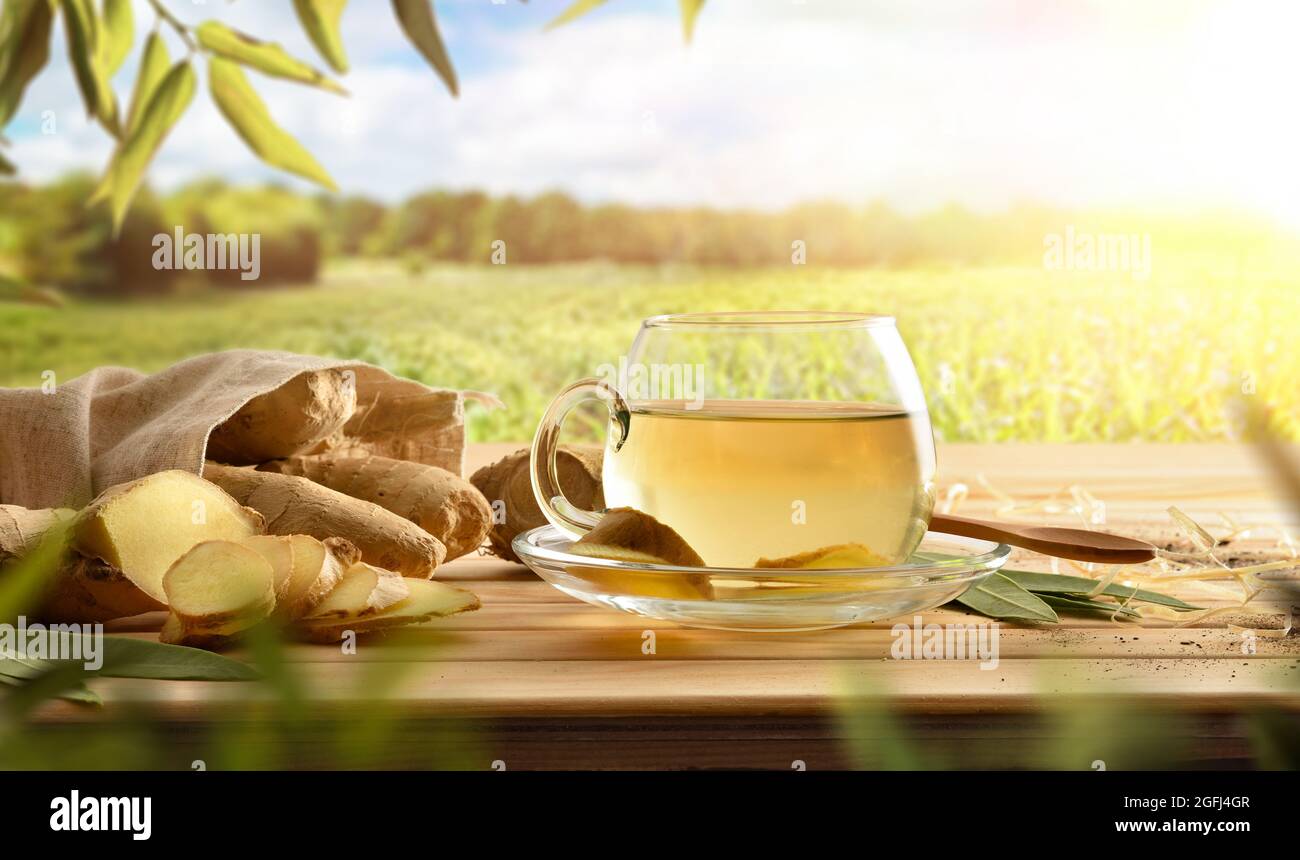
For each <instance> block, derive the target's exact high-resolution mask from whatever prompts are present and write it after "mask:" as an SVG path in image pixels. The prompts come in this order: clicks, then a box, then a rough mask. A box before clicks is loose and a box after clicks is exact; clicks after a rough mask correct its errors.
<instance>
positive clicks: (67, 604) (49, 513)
mask: <svg viewBox="0 0 1300 860" xmlns="http://www.w3.org/2000/svg"><path fill="white" fill-rule="evenodd" d="M76 516H77V512H76V511H73V510H70V509H66V508H56V509H46V510H28V509H27V508H20V507H18V506H16V505H0V566H3V565H4V564H6V563H8V562H11V561H16V560H17V559H20V558H22V557H24V556H26V555H27V554H28V553H30V552H33V551H34V550H35V549H36V548H37V547H38V546H39V545H40V543H41V541H42V540H44V539H45V536H46V535H47V534H49V532H50V530H51V529H53V528H54V527H55V526H59V525H63V524H69V523H71V522H73V521H74V520H75V519H76ZM162 608H163V604H162V603H160V602H159V601H157V600H155V599H153V598H152V597H149V596H148V595H147V594H145V593H144V592H142V591H141V590H140V589H139V588H137V587H136V586H135V584H134V583H132V582H131V580H129V579H127V578H126V577H125V576H123V574H122V571H120V570H118V569H117V568H115V567H113V566H112V565H110V564H108V563H107V562H105V561H103V560H102V559H97V558H86V557H84V556H82V555H81V554H79V553H77V552H75V551H73V550H72V549H70V548H69V549H67V550H66V551H65V552H64V555H63V558H62V559H61V560H60V563H59V567H58V569H57V570H56V571H55V572H54V574H53V576H52V577H51V579H50V583H49V585H48V587H47V589H46V592H45V594H44V596H43V598H42V601H41V605H40V607H39V608H38V609H37V610H36V611H35V612H34V613H33V615H34V616H35V617H38V618H40V619H41V620H43V621H49V622H55V623H76V624H94V623H96V622H101V621H111V620H112V619H114V618H125V617H128V616H131V615H139V614H140V613H142V612H152V611H153V610H155V609H162Z"/></svg>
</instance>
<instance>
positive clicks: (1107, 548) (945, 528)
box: [930, 514, 1156, 564]
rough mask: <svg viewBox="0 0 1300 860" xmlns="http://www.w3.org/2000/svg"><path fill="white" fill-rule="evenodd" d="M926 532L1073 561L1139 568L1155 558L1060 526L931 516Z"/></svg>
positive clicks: (1140, 546) (1139, 546)
mask: <svg viewBox="0 0 1300 860" xmlns="http://www.w3.org/2000/svg"><path fill="white" fill-rule="evenodd" d="M930 530H931V531H936V532H943V533H945V534H950V535H961V536H962V537H970V538H979V539H980V540H995V541H998V542H1000V543H1006V544H1011V545H1012V546H1018V547H1022V548H1024V549H1032V550H1034V551H1035V552H1041V553H1044V554H1046V555H1055V556H1059V557H1061V558H1072V559H1074V560H1076V561H1095V562H1100V563H1102V564H1140V563H1141V562H1144V561H1150V560H1151V559H1153V558H1155V557H1156V548H1155V547H1153V546H1152V545H1151V544H1149V543H1146V542H1145V541H1140V540H1134V539H1133V538H1126V537H1120V536H1119V535H1112V534H1106V533H1105V532H1090V531H1085V530H1084V529H1069V528H1063V527H1060V526H1031V525H1024V524H1020V523H1003V522H990V521H988V520H975V519H971V518H970V517H956V516H952V515H950V514H935V515H934V516H932V517H930Z"/></svg>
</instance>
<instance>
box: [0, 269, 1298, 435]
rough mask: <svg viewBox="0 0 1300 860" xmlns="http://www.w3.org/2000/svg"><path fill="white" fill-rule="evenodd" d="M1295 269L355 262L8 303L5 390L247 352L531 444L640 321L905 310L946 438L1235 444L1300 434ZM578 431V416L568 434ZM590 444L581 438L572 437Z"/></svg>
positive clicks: (2, 316)
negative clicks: (712, 314) (371, 379)
mask: <svg viewBox="0 0 1300 860" xmlns="http://www.w3.org/2000/svg"><path fill="white" fill-rule="evenodd" d="M1290 283H1291V280H1290V278H1289V276H1288V275H1287V272H1286V271H1285V270H1283V271H1281V272H1279V273H1270V272H1268V271H1263V270H1261V271H1255V272H1250V273H1243V272H1241V271H1239V270H1237V269H1235V268H1232V267H1227V268H1222V269H1220V268H1214V267H1213V266H1210V265H1208V264H1201V263H1198V262H1196V261H1195V260H1191V259H1189V260H1186V261H1182V262H1176V261H1174V260H1171V259H1161V260H1160V261H1159V264H1158V265H1157V266H1156V268H1155V271H1154V272H1153V274H1152V277H1151V278H1150V279H1149V280H1147V281H1144V282H1139V281H1134V280H1131V279H1130V278H1129V277H1127V276H1126V275H1124V274H1122V273H1111V274H1085V273H1063V272H1049V271H1044V270H1043V269H1041V268H1033V267H1005V268H1003V267H998V268H994V267H986V268H975V269H951V270H942V271H940V270H930V271H926V270H910V271H881V270H826V269H817V268H814V267H788V268H779V269H777V268H772V269H762V270H741V271H737V270H701V269H694V268H681V269H677V268H640V267H617V266H600V265H584V266H548V267H541V266H539V267H526V266H511V265H507V266H497V267H494V266H486V267H479V268H469V267H445V268H442V267H440V268H435V269H430V270H428V271H426V272H423V273H421V274H419V275H411V274H408V273H405V272H404V271H402V270H401V268H400V267H398V266H396V265H390V266H387V267H384V266H380V265H378V264H372V263H365V264H362V263H351V264H340V265H338V266H336V267H335V268H334V269H332V270H331V271H330V272H329V274H328V275H327V277H326V278H325V283H324V285H323V286H321V287H318V288H315V289H291V290H276V291H258V290H251V291H245V292H237V293H229V292H212V293H202V294H198V295H192V296H188V297H176V298H169V299H163V300H149V301H135V302H126V303H90V304H73V305H70V306H68V307H65V308H62V309H57V308H45V307H36V306H26V305H14V304H10V305H6V304H3V303H0V385H5V386H39V385H41V384H42V381H43V380H42V373H43V372H45V371H53V372H54V373H55V375H56V378H57V379H58V380H67V379H70V378H72V377H73V376H74V375H76V374H79V373H82V372H84V371H86V370H89V369H90V368H92V367H95V366H97V365H101V364H122V365H127V366H131V367H137V368H140V369H142V370H156V369H159V368H162V367H165V366H166V365H168V364H170V363H171V362H174V361H176V360H178V359H181V358H184V357H186V356H189V355H193V354H195V353H200V352H206V351H210V350H220V349H227V348H232V347H260V348H278V349H288V350H294V351H299V352H305V353H315V354H321V355H331V356H338V357H343V358H358V359H362V360H366V361H371V362H374V363H377V364H380V365H383V366H385V367H387V368H388V369H390V370H392V371H393V372H395V373H398V374H401V375H403V376H408V377H411V378H414V379H418V380H421V381H424V382H426V383H429V384H433V385H442V386H453V387H465V388H472V389H476V390H481V391H491V392H494V393H495V394H497V395H498V396H500V397H501V398H502V399H503V400H504V401H505V402H506V404H507V405H508V408H507V409H505V410H498V411H494V412H486V411H483V410H481V409H478V408H473V407H472V408H471V415H470V419H469V420H470V424H471V437H472V439H474V440H475V441H494V440H514V441H519V440H524V439H529V438H531V436H532V433H533V430H534V428H535V424H536V421H537V418H538V416H539V414H540V412H541V410H542V408H543V407H544V406H545V404H546V403H547V402H548V401H549V400H550V398H551V397H552V396H553V395H554V394H555V392H556V391H558V390H559V389H560V388H561V387H562V386H563V385H564V384H565V383H567V382H569V381H571V380H574V379H577V378H579V377H582V376H589V375H592V374H593V373H594V372H596V369H597V368H598V366H599V365H600V364H602V363H604V362H616V361H617V359H618V357H619V356H620V355H622V354H623V353H624V352H625V351H626V350H627V348H628V346H629V345H630V343H631V341H632V338H633V336H634V335H635V334H636V330H637V323H638V321H639V320H641V319H642V318H644V317H647V316H650V315H653V314H657V313H668V312H682V311H707V310H739V309H777V308H786V309H788V308H793V307H801V308H813V309H831V308H838V309H852V310H866V311H875V312H886V313H892V314H894V315H895V316H896V317H897V318H898V321H899V327H900V329H901V331H902V333H903V336H904V338H905V339H906V340H907V342H908V344H909V345H910V348H911V350H912V354H913V357H914V359H915V361H916V364H917V367H918V369H919V371H920V374H921V378H922V382H923V383H924V384H925V387H926V391H927V394H928V398H929V403H930V409H931V412H932V414H933V417H934V422H935V429H936V432H937V434H938V435H939V437H940V438H941V439H945V440H949V441H968V442H1000V441H1023V442H1038V441H1044V442H1046V441H1078V442H1114V441H1130V440H1150V441H1174V442H1182V441H1203V440H1221V439H1230V438H1237V436H1238V435H1239V432H1240V431H1239V429H1238V427H1237V425H1236V423H1235V419H1234V418H1233V415H1232V410H1231V409H1230V408H1229V407H1230V405H1231V404H1233V403H1234V402H1236V401H1238V400H1240V399H1242V397H1243V396H1244V397H1245V399H1246V400H1247V401H1248V402H1254V403H1256V404H1258V405H1260V406H1268V407H1270V408H1271V409H1272V411H1273V415H1274V417H1273V419H1272V420H1273V422H1274V430H1276V431H1277V432H1279V433H1280V434H1281V435H1282V436H1283V437H1284V438H1288V439H1293V440H1294V439H1300V410H1298V409H1297V406H1298V404H1300V401H1298V399H1297V389H1296V386H1295V384H1294V380H1295V379H1297V378H1300V350H1297V349H1295V346H1294V336H1295V331H1296V323H1297V317H1298V316H1300V309H1298V307H1297V303H1296V302H1295V297H1294V292H1293V290H1294V287H1293V286H1290V285H1289V284H1290ZM575 423H576V422H575ZM575 429H576V430H578V431H581V430H582V428H581V427H580V426H578V427H576V428H575Z"/></svg>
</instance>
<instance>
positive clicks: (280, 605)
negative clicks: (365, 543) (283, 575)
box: [275, 535, 361, 621]
mask: <svg viewBox="0 0 1300 860" xmlns="http://www.w3.org/2000/svg"><path fill="white" fill-rule="evenodd" d="M288 539H289V540H290V541H292V542H293V571H292V573H291V574H290V576H289V581H288V582H286V583H285V586H284V590H283V591H282V592H280V593H278V594H277V596H276V605H275V614H276V616H277V617H279V618H283V619H285V620H288V621H292V620H294V619H297V618H301V617H302V616H304V615H307V614H308V613H310V612H311V611H312V610H313V609H315V608H316V607H317V606H318V605H320V602H321V601H322V600H324V599H325V597H326V596H327V595H328V594H329V593H330V592H331V591H333V590H334V588H335V587H336V586H337V585H338V584H339V581H340V580H342V579H343V574H344V573H345V572H346V571H347V569H348V568H350V567H351V566H352V565H354V564H356V563H357V562H358V561H360V560H361V551H360V550H358V549H357V548H356V546H355V545H354V544H353V543H352V542H350V541H347V540H344V539H343V538H327V539H326V540H323V541H320V540H317V539H316V538H314V537H311V536H310V535H292V536H291V537H289V538H288Z"/></svg>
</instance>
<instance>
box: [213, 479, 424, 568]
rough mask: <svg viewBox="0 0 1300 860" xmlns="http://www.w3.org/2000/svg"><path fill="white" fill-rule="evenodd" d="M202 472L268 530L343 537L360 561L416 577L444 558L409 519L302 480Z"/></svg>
mask: <svg viewBox="0 0 1300 860" xmlns="http://www.w3.org/2000/svg"><path fill="white" fill-rule="evenodd" d="M203 474H204V477H206V478H207V479H208V480H210V481H212V482H213V483H215V484H216V485H217V486H219V487H221V488H222V489H224V490H225V491H226V492H228V493H230V494H231V495H232V496H234V497H235V498H236V499H238V500H239V501H240V503H242V504H245V505H248V506H249V507H250V508H253V509H254V510H256V511H260V512H261V513H262V515H263V516H265V517H266V531H267V533H269V534H277V535H296V534H304V535H311V536H312V537H314V538H318V539H320V540H325V539H327V538H332V537H340V538H344V539H345V540H348V541H351V542H352V543H353V544H355V545H356V547H357V548H358V549H359V550H360V551H361V560H362V561H365V562H368V563H370V564H373V565H375V566H377V567H381V568H384V569H386V570H392V571H396V572H397V573H399V574H401V575H402V576H413V577H416V578H418V579H428V578H429V577H431V576H433V571H434V569H435V568H437V566H438V565H439V564H441V563H442V561H443V559H444V558H446V555H447V550H446V547H444V546H443V544H442V542H441V541H439V540H438V539H437V538H436V537H434V536H433V535H431V534H429V533H428V532H426V531H424V530H423V529H421V528H420V527H419V526H417V525H415V524H414V523H412V522H410V521H409V520H406V519H403V518H402V517H400V516H398V515H397V514H394V513H392V512H391V511H386V510H384V509H383V508H381V507H379V506H378V505H375V504H372V503H370V502H364V501H362V500H360V499H354V498H352V497H351V496H345V495H344V494H342V493H340V492H337V491H335V490H331V489H329V488H328V487H322V486H321V485H320V484H317V483H315V482H314V481H309V480H308V479H306V478H299V477H295V476H293V475H277V474H275V473H273V472H258V471H255V470H253V469H239V468H234V467H231V466H223V465H220V464H217V463H211V462H209V463H208V464H207V465H206V466H205V467H204V470H203Z"/></svg>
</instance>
